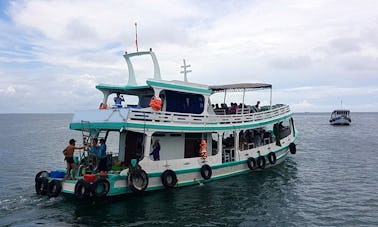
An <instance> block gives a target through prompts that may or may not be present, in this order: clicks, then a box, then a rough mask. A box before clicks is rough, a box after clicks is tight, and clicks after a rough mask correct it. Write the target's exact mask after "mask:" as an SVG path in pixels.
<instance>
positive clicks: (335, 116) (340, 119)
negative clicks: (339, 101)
mask: <svg viewBox="0 0 378 227" xmlns="http://www.w3.org/2000/svg"><path fill="white" fill-rule="evenodd" d="M329 123H330V124H331V125H349V124H350V123H352V119H351V117H350V110H346V109H340V110H334V111H333V112H332V113H331V117H330V119H329Z"/></svg>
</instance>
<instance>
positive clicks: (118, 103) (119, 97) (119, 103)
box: [114, 93, 125, 108]
mask: <svg viewBox="0 0 378 227" xmlns="http://www.w3.org/2000/svg"><path fill="white" fill-rule="evenodd" d="M124 101H125V99H124V98H123V95H120V93H117V96H116V97H114V103H115V105H116V107H117V108H122V102H124Z"/></svg>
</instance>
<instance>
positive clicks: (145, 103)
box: [139, 96, 152, 108]
mask: <svg viewBox="0 0 378 227" xmlns="http://www.w3.org/2000/svg"><path fill="white" fill-rule="evenodd" d="M151 97H152V96H142V97H141V98H140V101H139V106H140V107H141V108H146V107H149V106H150V101H151Z"/></svg>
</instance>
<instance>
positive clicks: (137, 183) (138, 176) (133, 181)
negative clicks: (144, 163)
mask: <svg viewBox="0 0 378 227" xmlns="http://www.w3.org/2000/svg"><path fill="white" fill-rule="evenodd" d="M127 182H128V184H129V188H130V189H131V190H132V191H133V192H142V191H144V190H146V188H147V186H148V175H147V173H146V171H144V170H143V169H135V168H134V169H132V170H131V171H130V172H129V174H128V176H127Z"/></svg>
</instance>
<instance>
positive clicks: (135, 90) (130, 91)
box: [96, 84, 152, 95]
mask: <svg viewBox="0 0 378 227" xmlns="http://www.w3.org/2000/svg"><path fill="white" fill-rule="evenodd" d="M96 88H97V89H98V90H100V91H109V92H110V93H121V94H126V95H139V94H146V93H148V92H151V91H152V88H151V87H150V86H148V85H142V86H130V85H126V86H117V85H109V84H99V85H97V86H96Z"/></svg>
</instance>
